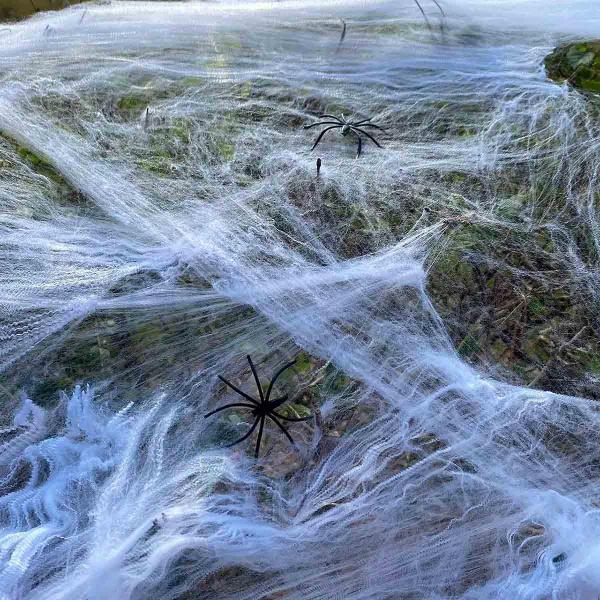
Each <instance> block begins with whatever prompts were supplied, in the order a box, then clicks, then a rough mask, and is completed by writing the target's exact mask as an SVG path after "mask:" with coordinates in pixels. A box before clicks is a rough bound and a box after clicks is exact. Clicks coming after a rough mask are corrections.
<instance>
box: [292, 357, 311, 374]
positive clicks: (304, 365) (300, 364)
mask: <svg viewBox="0 0 600 600" xmlns="http://www.w3.org/2000/svg"><path fill="white" fill-rule="evenodd" d="M311 366H312V364H311V361H310V356H309V355H308V354H307V353H306V352H300V354H298V356H297V357H296V364H295V365H294V370H295V371H296V373H306V372H307V371H308V370H309V369H310V368H311Z"/></svg>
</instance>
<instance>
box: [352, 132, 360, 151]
mask: <svg viewBox="0 0 600 600" xmlns="http://www.w3.org/2000/svg"><path fill="white" fill-rule="evenodd" d="M352 133H353V134H354V135H355V136H356V137H357V138H358V149H357V151H356V158H359V157H360V153H361V151H362V138H361V137H360V134H359V133H357V132H356V131H354V129H352Z"/></svg>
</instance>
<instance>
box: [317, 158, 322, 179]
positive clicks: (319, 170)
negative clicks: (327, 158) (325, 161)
mask: <svg viewBox="0 0 600 600" xmlns="http://www.w3.org/2000/svg"><path fill="white" fill-rule="evenodd" d="M320 174H321V159H320V158H317V179H318V178H319V175H320Z"/></svg>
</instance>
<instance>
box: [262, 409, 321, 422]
mask: <svg viewBox="0 0 600 600" xmlns="http://www.w3.org/2000/svg"><path fill="white" fill-rule="evenodd" d="M271 412H272V413H273V414H274V415H275V416H276V417H277V418H278V419H283V420H284V421H291V422H292V423H300V422H301V421H308V420H310V419H312V418H313V416H312V415H309V416H308V417H284V416H283V415H280V414H279V413H278V412H275V411H274V410H272V411H271Z"/></svg>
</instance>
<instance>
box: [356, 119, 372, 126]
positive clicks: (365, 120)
mask: <svg viewBox="0 0 600 600" xmlns="http://www.w3.org/2000/svg"><path fill="white" fill-rule="evenodd" d="M370 120H371V119H361V120H360V121H357V122H356V123H352V125H354V126H355V127H357V126H358V125H362V124H363V123H368V122H369V121H370Z"/></svg>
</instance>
